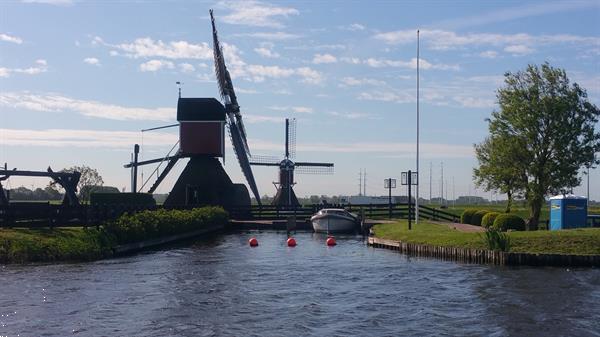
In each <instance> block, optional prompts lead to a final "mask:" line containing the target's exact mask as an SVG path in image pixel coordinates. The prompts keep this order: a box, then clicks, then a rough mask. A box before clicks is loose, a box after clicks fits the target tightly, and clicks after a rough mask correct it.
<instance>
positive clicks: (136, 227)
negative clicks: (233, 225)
mask: <svg viewBox="0 0 600 337" xmlns="http://www.w3.org/2000/svg"><path fill="white" fill-rule="evenodd" d="M227 221H228V214H227V212H226V211H225V210H223V208H221V207H202V208H194V209H192V210H176V209H173V210H165V209H159V210H155V211H142V212H138V213H134V214H131V215H129V214H124V215H122V216H120V217H119V218H118V219H116V220H115V221H112V222H109V223H107V224H106V225H105V228H106V230H107V232H109V233H111V234H112V235H114V236H115V238H116V240H117V242H118V243H119V244H124V243H131V242H138V241H144V240H148V239H154V238H158V237H163V236H169V235H175V234H180V233H186V232H191V231H194V230H197V229H200V228H202V227H204V226H207V225H209V224H215V225H225V224H226V223H227Z"/></svg>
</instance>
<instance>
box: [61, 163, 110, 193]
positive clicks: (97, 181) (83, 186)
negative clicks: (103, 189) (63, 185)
mask: <svg viewBox="0 0 600 337" xmlns="http://www.w3.org/2000/svg"><path fill="white" fill-rule="evenodd" d="M60 172H67V173H73V172H79V173H81V177H80V178H79V183H77V190H78V191H79V198H80V199H81V200H83V201H88V200H89V199H90V193H91V192H92V191H93V190H94V188H92V187H97V186H102V185H104V180H102V177H101V176H100V174H99V173H98V171H97V170H96V169H93V168H91V167H89V166H85V165H83V166H73V167H69V168H66V169H62V170H61V171H60ZM56 185H57V184H56V182H52V183H50V186H52V187H55V186H56Z"/></svg>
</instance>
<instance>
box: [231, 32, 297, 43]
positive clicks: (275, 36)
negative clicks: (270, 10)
mask: <svg viewBox="0 0 600 337" xmlns="http://www.w3.org/2000/svg"><path fill="white" fill-rule="evenodd" d="M232 36H234V37H238V36H241V37H251V38H255V39H262V40H273V41H283V40H293V39H297V38H300V37H301V36H300V35H297V34H291V33H286V32H258V33H243V34H234V35H232Z"/></svg>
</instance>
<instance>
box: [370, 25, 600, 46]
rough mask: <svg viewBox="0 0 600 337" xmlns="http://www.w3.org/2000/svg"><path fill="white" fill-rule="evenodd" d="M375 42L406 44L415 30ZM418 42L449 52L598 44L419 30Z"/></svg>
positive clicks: (597, 40)
mask: <svg viewBox="0 0 600 337" xmlns="http://www.w3.org/2000/svg"><path fill="white" fill-rule="evenodd" d="M374 37H375V39H378V40H381V41H383V42H385V43H388V44H393V45H395V44H408V43H415V42H416V40H417V35H416V30H399V31H392V32H385V33H378V34H375V36H374ZM421 42H422V43H423V44H425V45H428V46H429V47H430V48H432V49H438V50H448V49H455V48H461V47H466V46H507V45H527V46H533V45H538V44H539V45H546V44H567V43H570V44H578V45H588V46H590V47H593V46H597V45H598V44H600V37H587V36H579V35H571V34H556V35H530V34H525V33H518V34H490V33H467V34H459V33H456V32H452V31H445V30H436V29H434V30H422V31H421Z"/></svg>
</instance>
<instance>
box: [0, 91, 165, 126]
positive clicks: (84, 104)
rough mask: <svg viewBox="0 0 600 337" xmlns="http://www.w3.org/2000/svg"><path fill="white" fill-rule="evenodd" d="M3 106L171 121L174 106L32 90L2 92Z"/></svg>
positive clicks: (112, 117) (106, 116)
mask: <svg viewBox="0 0 600 337" xmlns="http://www.w3.org/2000/svg"><path fill="white" fill-rule="evenodd" d="M0 106H4V107H9V108H13V109H27V110H32V111H45V112H74V113H77V114H80V115H83V116H87V117H94V118H104V119H112V120H155V121H170V120H173V119H174V117H175V108H154V109H149V108H133V107H124V106H119V105H114V104H106V103H101V102H97V101H86V100H79V99H74V98H70V97H66V96H62V95H60V94H35V93H30V92H2V93H0Z"/></svg>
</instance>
